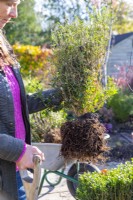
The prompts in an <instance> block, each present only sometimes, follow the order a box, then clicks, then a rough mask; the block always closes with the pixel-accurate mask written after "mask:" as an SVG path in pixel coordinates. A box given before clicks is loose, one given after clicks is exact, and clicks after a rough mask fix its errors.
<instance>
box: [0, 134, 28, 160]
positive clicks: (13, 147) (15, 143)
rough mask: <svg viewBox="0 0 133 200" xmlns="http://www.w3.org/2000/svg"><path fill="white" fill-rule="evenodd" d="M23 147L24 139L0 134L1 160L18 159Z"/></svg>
mask: <svg viewBox="0 0 133 200" xmlns="http://www.w3.org/2000/svg"><path fill="white" fill-rule="evenodd" d="M23 148H24V141H22V140H20V139H17V138H14V137H12V136H9V135H7V134H0V158H1V159H3V160H7V161H11V162H15V161H17V160H18V158H19V156H20V155H21V153H22V151H23Z"/></svg>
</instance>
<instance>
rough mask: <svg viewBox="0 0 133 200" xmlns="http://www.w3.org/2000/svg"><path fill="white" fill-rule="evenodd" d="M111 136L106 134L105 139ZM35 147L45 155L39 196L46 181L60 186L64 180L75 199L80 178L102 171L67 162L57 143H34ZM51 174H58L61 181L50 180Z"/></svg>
mask: <svg viewBox="0 0 133 200" xmlns="http://www.w3.org/2000/svg"><path fill="white" fill-rule="evenodd" d="M109 137H110V136H109V135H108V134H105V137H104V139H106V140H107V139H108V138H109ZM33 145H34V146H37V147H38V148H39V149H40V150H41V151H42V152H43V153H44V155H45V161H44V162H42V164H41V168H43V169H44V172H43V176H42V178H41V182H40V186H39V190H38V194H40V192H41V190H42V187H43V184H44V181H46V182H47V183H48V184H49V185H50V186H56V185H58V184H59V183H60V182H61V180H62V178H65V179H66V180H67V187H68V190H69V192H70V193H71V195H72V196H73V197H75V195H76V189H77V187H78V178H79V176H80V175H81V174H83V173H84V172H94V171H97V172H98V173H99V172H100V169H99V168H98V167H97V166H96V165H94V164H92V163H88V162H84V163H81V162H78V161H77V160H67V163H66V162H65V159H64V157H63V156H61V155H60V150H61V145H62V144H55V143H33ZM69 165H71V167H70V168H69V170H68V172H67V173H65V171H66V170H65V169H66V167H67V166H69ZM49 174H56V175H58V176H59V179H58V180H56V182H53V181H51V180H49V178H48V175H49Z"/></svg>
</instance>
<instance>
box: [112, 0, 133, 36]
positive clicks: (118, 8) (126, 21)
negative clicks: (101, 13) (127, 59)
mask: <svg viewBox="0 0 133 200" xmlns="http://www.w3.org/2000/svg"><path fill="white" fill-rule="evenodd" d="M114 10H115V11H114V13H115V22H114V24H113V31H115V32H117V33H118V34H123V33H127V32H132V31H133V7H132V6H131V5H130V3H128V2H126V1H124V0H118V1H117V3H116V4H115V6H114Z"/></svg>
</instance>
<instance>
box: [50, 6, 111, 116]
mask: <svg viewBox="0 0 133 200" xmlns="http://www.w3.org/2000/svg"><path fill="white" fill-rule="evenodd" d="M89 18H90V20H89V22H88V23H87V22H84V21H82V20H80V19H76V20H75V21H73V22H72V23H68V22H66V24H65V25H64V26H63V25H59V26H58V28H57V29H56V30H55V32H54V34H53V42H54V47H55V48H54V56H55V58H54V60H52V62H53V64H54V66H55V68H56V74H55V77H54V79H53V84H52V85H53V86H54V87H58V88H61V89H62V91H63V94H64V102H65V103H64V106H65V107H66V108H68V109H69V110H73V111H74V112H75V113H76V114H77V115H78V114H82V113H84V112H94V111H95V110H97V109H99V108H100V107H101V106H103V104H104V101H105V100H106V99H107V98H108V97H109V96H110V92H109V91H107V90H108V89H107V88H103V87H102V84H101V80H100V72H101V67H102V66H103V63H104V61H105V56H106V48H107V45H108V40H109V31H110V20H111V14H110V9H108V7H105V6H103V7H102V8H101V10H98V9H95V8H94V10H93V12H91V13H89Z"/></svg>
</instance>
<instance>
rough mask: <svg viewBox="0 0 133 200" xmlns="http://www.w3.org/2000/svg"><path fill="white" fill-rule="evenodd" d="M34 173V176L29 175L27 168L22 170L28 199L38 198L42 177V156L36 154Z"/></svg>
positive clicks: (35, 199)
mask: <svg viewBox="0 0 133 200" xmlns="http://www.w3.org/2000/svg"><path fill="white" fill-rule="evenodd" d="M33 162H34V173H33V178H31V177H30V176H29V175H28V172H27V170H20V175H21V178H22V182H23V185H24V188H25V192H26V196H27V200H38V190H39V184H40V178H41V165H40V162H41V157H40V156H39V155H36V154H34V156H33Z"/></svg>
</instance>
